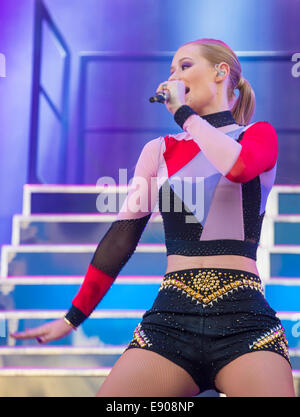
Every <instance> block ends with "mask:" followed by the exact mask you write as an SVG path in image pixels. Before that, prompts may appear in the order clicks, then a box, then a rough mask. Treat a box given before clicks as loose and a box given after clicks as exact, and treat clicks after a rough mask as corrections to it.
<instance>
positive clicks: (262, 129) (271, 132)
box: [238, 120, 277, 141]
mask: <svg viewBox="0 0 300 417" xmlns="http://www.w3.org/2000/svg"><path fill="white" fill-rule="evenodd" d="M250 137H251V138H253V137H256V138H264V139H266V140H267V139H270V140H277V132H276V129H275V128H274V126H273V125H272V124H271V123H270V122H267V121H263V120H259V121H257V122H253V123H251V124H249V125H247V126H245V127H244V129H243V130H242V132H241V133H240V136H239V138H238V140H239V141H240V140H241V139H242V138H250Z"/></svg>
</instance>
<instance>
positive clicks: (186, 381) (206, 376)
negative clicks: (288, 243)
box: [13, 38, 295, 397]
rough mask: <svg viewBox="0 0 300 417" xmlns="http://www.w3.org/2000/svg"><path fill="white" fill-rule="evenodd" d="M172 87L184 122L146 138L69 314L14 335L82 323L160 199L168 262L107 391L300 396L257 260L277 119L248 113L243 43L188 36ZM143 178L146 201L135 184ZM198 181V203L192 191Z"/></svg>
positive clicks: (250, 102)
mask: <svg viewBox="0 0 300 417" xmlns="http://www.w3.org/2000/svg"><path fill="white" fill-rule="evenodd" d="M236 89H237V90H239V96H238V98H236V96H235V93H234V91H235V90H236ZM163 91H164V92H167V93H168V94H169V96H168V99H167V100H166V102H165V106H166V108H167V110H168V111H169V112H170V113H171V114H172V115H173V116H174V119H175V121H176V122H177V123H178V125H179V126H180V127H181V128H182V132H181V133H178V134H175V135H167V136H166V137H158V138H156V139H153V140H150V141H149V142H148V143H146V145H145V146H144V148H143V149H142V152H141V154H140V157H139V159H138V162H137V165H136V168H135V176H134V180H133V184H132V185H133V188H132V190H131V191H130V192H129V193H128V196H127V199H126V200H125V202H124V205H123V206H122V208H121V210H120V212H119V213H118V218H117V220H116V221H115V222H114V223H113V224H112V225H111V227H110V229H109V230H108V232H107V233H106V235H105V236H104V237H103V239H102V240H101V242H100V243H99V245H98V247H97V250H96V251H95V254H94V256H93V259H92V260H91V263H90V265H89V268H88V271H87V274H86V276H85V280H84V282H83V284H82V286H81V288H80V290H79V292H78V294H77V295H76V297H75V298H74V300H73V302H72V306H71V308H70V310H69V311H68V313H67V314H66V316H65V317H64V318H62V319H60V320H56V321H53V322H51V323H48V324H46V325H43V326H40V327H38V328H36V329H31V330H30V329H29V330H27V331H25V332H19V333H16V334H14V335H13V337H15V338H19V339H22V338H30V337H36V338H37V339H38V341H39V342H40V343H46V342H48V341H51V340H54V339H58V338H61V337H63V336H65V335H66V334H68V333H69V332H70V331H72V329H75V328H76V327H78V326H79V325H80V324H81V323H82V322H83V321H84V320H85V319H86V318H87V317H88V316H89V315H90V314H91V312H92V311H93V310H94V308H95V307H96V306H97V304H98V303H99V302H100V300H101V299H102V298H103V296H104V295H105V293H106V292H107V291H108V289H109V288H110V286H111V285H112V283H113V282H114V280H115V278H116V277H117V275H118V274H119V272H120V270H121V268H122V267H123V266H124V265H125V263H126V262H127V261H128V259H129V258H130V256H131V255H132V254H133V252H134V250H135V248H136V246H137V244H138V241H139V239H140V236H141V234H142V232H143V230H144V228H145V226H146V224H147V222H148V220H149V218H150V216H151V214H152V211H153V209H154V208H155V205H156V203H157V201H158V202H159V210H160V212H161V215H162V218H163V224H164V230H165V241H166V248H167V260H168V263H167V270H166V273H165V275H164V277H163V280H162V283H161V286H160V288H159V291H158V294H157V297H156V298H155V300H154V302H153V305H152V307H151V308H150V309H149V310H147V311H146V312H145V314H144V315H143V319H142V320H141V322H140V323H139V324H138V325H137V327H136V329H135V331H134V333H133V338H132V340H131V342H130V343H129V345H128V347H127V348H126V350H125V351H124V353H123V354H122V355H121V357H120V358H119V359H118V360H117V361H116V363H115V365H114V366H113V368H112V370H111V372H110V374H109V375H108V377H107V378H106V380H105V381H104V383H103V384H102V386H101V387H100V390H99V392H98V396H154V397H155V396H171V397H173V396H174V397H176V396H179V397H180V396H195V395H198V394H199V393H201V392H203V391H205V390H208V389H215V390H217V391H219V392H223V393H225V394H226V395H227V396H294V395H295V394H294V387H293V378H292V371H291V364H290V359H289V354H288V345H287V341H286V338H285V333H284V329H283V327H282V324H281V322H280V320H279V319H278V318H277V317H276V315H275V311H274V310H273V309H272V308H271V307H270V306H269V304H268V303H267V301H266V300H265V298H264V295H263V291H262V284H261V280H260V277H259V272H258V270H257V266H256V251H257V246H258V243H259V238H260V232H261V225H262V221H263V217H264V210H265V206H266V201H267V198H268V194H269V192H270V190H271V188H272V186H273V184H274V181H275V175H276V166H277V155H278V141H277V134H276V131H275V129H274V127H273V126H272V125H271V124H270V123H268V122H266V121H258V122H255V123H251V124H250V120H251V117H252V115H253V113H254V109H255V95H254V92H253V90H252V88H251V86H250V84H249V83H248V81H247V80H246V79H244V78H243V75H242V71H241V66H240V63H239V60H238V58H237V56H236V54H235V53H234V52H233V50H232V49H231V48H230V47H229V46H228V45H226V44H225V43H224V42H222V41H220V40H215V39H205V38H204V39H199V40H196V41H193V42H188V43H186V44H184V45H183V46H181V47H180V48H179V49H178V50H177V52H176V53H175V55H174V57H173V60H172V65H171V69H170V77H169V79H168V80H166V81H165V82H163V83H161V84H160V85H159V86H158V88H157V91H156V93H161V92H163ZM187 178H188V179H191V178H192V181H189V186H190V188H188V187H187V188H186V190H187V189H189V190H190V191H187V192H185V193H184V192H181V191H182V189H183V188H180V187H178V184H181V185H182V184H184V182H185V181H186V179H187ZM140 179H143V180H144V182H141V181H140ZM141 183H142V184H144V186H140V189H139V193H140V199H141V206H142V209H140V210H137V209H136V205H135V202H134V200H135V196H136V194H134V192H135V185H137V186H138V184H141ZM199 184H200V188H198V190H199V189H200V190H202V194H201V196H202V199H201V200H199V201H197V205H196V210H195V208H194V207H193V204H192V202H191V200H192V199H191V194H192V193H193V192H194V191H197V187H198V186H199ZM167 202H169V203H170V204H169V206H168V204H167ZM200 206H201V207H200ZM178 208H179V209H178Z"/></svg>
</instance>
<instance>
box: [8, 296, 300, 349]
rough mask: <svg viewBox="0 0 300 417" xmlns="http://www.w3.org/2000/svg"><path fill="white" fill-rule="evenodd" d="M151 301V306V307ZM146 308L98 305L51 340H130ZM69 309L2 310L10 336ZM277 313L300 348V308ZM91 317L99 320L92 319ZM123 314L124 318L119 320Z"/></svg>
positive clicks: (111, 342)
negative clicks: (67, 332) (63, 335)
mask: <svg viewBox="0 0 300 417" xmlns="http://www.w3.org/2000/svg"><path fill="white" fill-rule="evenodd" d="M151 304H152V303H150V305H149V307H151ZM100 306H101V304H100ZM147 308H148V306H147ZM145 311H146V309H143V310H142V309H140V310H126V309H124V310H120V309H119V310H117V309H113V310H110V309H101V308H97V309H96V310H94V312H93V313H92V314H91V316H90V319H88V320H85V322H84V323H83V324H82V325H81V326H80V327H79V329H78V330H77V332H72V333H71V334H70V335H68V336H67V337H66V338H64V339H60V340H57V341H53V342H51V343H52V344H55V345H57V344H62V345H65V344H69V343H71V344H73V345H77V344H78V343H79V344H81V343H82V340H85V341H86V342H87V343H96V344H97V343H101V344H104V345H105V344H109V345H122V344H126V343H129V341H130V340H131V338H132V337H133V331H134V329H135V327H136V325H137V324H138V323H139V321H140V320H141V319H142V316H143V314H144V313H145ZM65 312H66V310H5V311H2V312H1V313H0V320H2V321H5V323H6V328H7V331H6V335H7V336H8V335H9V333H11V332H13V331H17V330H18V331H21V330H24V329H25V328H33V327H37V326H39V325H41V324H43V323H45V322H47V321H48V320H51V319H56V318H61V317H63V315H64V314H65ZM277 317H279V319H280V320H281V322H282V325H283V327H284V329H285V333H286V338H287V341H288V344H289V347H290V348H299V336H300V312H299V311H278V312H277ZM91 318H93V319H97V320H91ZM120 318H122V320H119V319H120ZM115 319H118V320H115ZM79 330H80V331H79ZM76 338H77V339H76ZM7 339H8V340H7V341H6V339H5V338H3V337H2V338H0V340H2V341H3V343H4V342H5V343H7V344H8V345H13V344H17V345H24V344H26V345H36V343H37V342H36V341H35V340H34V339H28V340H17V341H16V340H15V339H13V338H11V337H7ZM76 340H77V341H76ZM93 340H94V342H93ZM3 343H2V344H3Z"/></svg>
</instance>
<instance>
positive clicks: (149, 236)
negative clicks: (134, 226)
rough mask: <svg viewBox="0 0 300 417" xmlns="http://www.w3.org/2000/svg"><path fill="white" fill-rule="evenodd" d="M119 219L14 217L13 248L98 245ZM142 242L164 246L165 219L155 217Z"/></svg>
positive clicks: (104, 217)
mask: <svg viewBox="0 0 300 417" xmlns="http://www.w3.org/2000/svg"><path fill="white" fill-rule="evenodd" d="M116 218H117V216H116V215H113V214H97V215H70V214H64V215H47V214H44V215H31V216H23V215H15V216H14V217H13V231H12V246H17V245H23V244H50V245H52V244H72V243H76V244H85V243H89V244H96V243H97V244H98V242H100V240H101V239H102V237H103V236H104V235H105V233H106V232H107V230H108V229H109V227H110V226H111V224H112V222H114V221H115V220H116ZM139 242H140V243H164V230H163V224H162V217H161V216H160V215H156V216H154V215H153V216H152V217H151V218H150V220H149V222H148V223H147V225H146V227H145V229H144V231H143V234H142V236H141V238H140V241H139Z"/></svg>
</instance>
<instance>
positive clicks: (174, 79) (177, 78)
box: [168, 73, 180, 81]
mask: <svg viewBox="0 0 300 417" xmlns="http://www.w3.org/2000/svg"><path fill="white" fill-rule="evenodd" d="M179 80H180V77H178V76H177V75H176V74H175V73H173V74H172V75H170V77H169V79H168V81H179Z"/></svg>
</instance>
